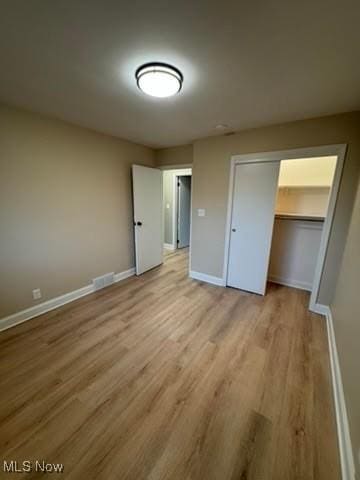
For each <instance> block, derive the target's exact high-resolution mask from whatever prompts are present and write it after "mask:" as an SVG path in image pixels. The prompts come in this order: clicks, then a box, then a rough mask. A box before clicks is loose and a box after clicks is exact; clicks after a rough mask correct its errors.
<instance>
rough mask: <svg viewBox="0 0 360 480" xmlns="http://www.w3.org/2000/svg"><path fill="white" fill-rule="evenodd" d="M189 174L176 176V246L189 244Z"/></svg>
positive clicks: (181, 246)
mask: <svg viewBox="0 0 360 480" xmlns="http://www.w3.org/2000/svg"><path fill="white" fill-rule="evenodd" d="M190 210H191V176H190V175H181V176H179V177H178V222H177V225H178V226H177V228H178V238H177V247H178V248H184V247H188V246H189V244H190Z"/></svg>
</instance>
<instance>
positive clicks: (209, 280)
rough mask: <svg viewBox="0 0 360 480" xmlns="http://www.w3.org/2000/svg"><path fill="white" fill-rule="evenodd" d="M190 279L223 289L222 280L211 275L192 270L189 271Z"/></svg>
mask: <svg viewBox="0 0 360 480" xmlns="http://www.w3.org/2000/svg"><path fill="white" fill-rule="evenodd" d="M190 277H191V278H193V279H194V280H200V281H201V282H206V283H211V284H213V285H218V286H220V287H225V283H224V280H223V279H222V278H220V277H213V276H212V275H207V274H205V273H201V272H194V270H190Z"/></svg>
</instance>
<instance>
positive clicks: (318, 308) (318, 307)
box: [309, 303, 329, 317]
mask: <svg viewBox="0 0 360 480" xmlns="http://www.w3.org/2000/svg"><path fill="white" fill-rule="evenodd" d="M309 308H310V310H311V311H312V312H314V313H318V314H319V315H324V316H325V317H326V316H327V314H328V312H329V307H328V306H327V305H322V304H321V303H315V304H314V305H312V304H311V303H310V307H309Z"/></svg>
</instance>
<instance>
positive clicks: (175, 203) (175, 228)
mask: <svg viewBox="0 0 360 480" xmlns="http://www.w3.org/2000/svg"><path fill="white" fill-rule="evenodd" d="M177 183H178V177H177V175H174V177H173V211H172V240H173V245H174V247H175V250H176V249H177V240H178V238H177V234H178V226H177V219H178V186H177Z"/></svg>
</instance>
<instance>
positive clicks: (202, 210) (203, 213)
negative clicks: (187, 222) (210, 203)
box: [197, 208, 206, 217]
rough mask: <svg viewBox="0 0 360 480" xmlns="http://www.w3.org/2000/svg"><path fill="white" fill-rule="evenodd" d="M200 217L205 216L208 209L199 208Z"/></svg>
mask: <svg viewBox="0 0 360 480" xmlns="http://www.w3.org/2000/svg"><path fill="white" fill-rule="evenodd" d="M197 212H198V217H205V214H206V210H205V208H198V211H197Z"/></svg>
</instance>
